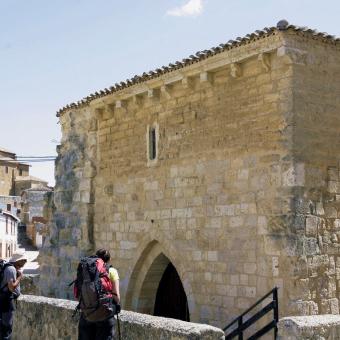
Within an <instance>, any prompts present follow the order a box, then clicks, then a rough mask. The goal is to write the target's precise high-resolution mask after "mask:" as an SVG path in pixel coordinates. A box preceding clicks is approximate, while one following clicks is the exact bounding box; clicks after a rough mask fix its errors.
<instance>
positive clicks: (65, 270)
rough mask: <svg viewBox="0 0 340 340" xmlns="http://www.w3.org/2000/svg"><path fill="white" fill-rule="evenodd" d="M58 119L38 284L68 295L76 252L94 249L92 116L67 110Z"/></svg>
mask: <svg viewBox="0 0 340 340" xmlns="http://www.w3.org/2000/svg"><path fill="white" fill-rule="evenodd" d="M61 124H62V129H63V137H62V144H61V146H59V147H58V149H57V152H58V157H57V159H56V168H55V173H56V184H55V188H54V195H53V196H52V198H53V202H50V208H49V209H47V210H48V211H47V212H48V214H50V215H51V216H52V218H51V220H50V222H49V225H48V228H49V235H48V236H47V237H46V239H45V244H44V247H43V248H42V249H41V251H40V257H39V262H40V263H41V266H40V268H41V280H40V285H41V286H40V289H41V292H42V294H43V295H47V296H58V297H67V298H68V297H70V296H71V295H72V289H70V288H69V287H68V283H70V282H71V281H73V279H74V275H75V273H76V267H77V264H78V262H79V258H80V257H81V256H83V255H84V254H89V253H91V252H92V251H93V209H94V207H93V206H94V195H93V192H92V191H93V190H94V188H93V184H92V178H93V177H94V175H95V173H96V120H95V119H93V117H92V116H91V112H90V111H87V112H82V115H78V114H76V113H72V114H70V115H68V116H67V117H66V116H65V117H64V118H63V119H62V120H61ZM85 131H86V132H85ZM51 210H52V212H51ZM56 277H58V280H56V279H55V278H56Z"/></svg>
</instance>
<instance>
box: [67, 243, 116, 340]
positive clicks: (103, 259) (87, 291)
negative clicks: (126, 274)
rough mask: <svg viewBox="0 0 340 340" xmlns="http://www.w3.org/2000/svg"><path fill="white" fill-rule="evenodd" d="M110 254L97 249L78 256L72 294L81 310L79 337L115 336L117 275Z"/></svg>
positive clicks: (86, 339)
mask: <svg viewBox="0 0 340 340" xmlns="http://www.w3.org/2000/svg"><path fill="white" fill-rule="evenodd" d="M110 258H111V256H110V253H109V252H108V251H107V250H105V249H99V250H98V251H97V252H96V255H95V256H89V257H84V258H82V259H81V261H80V263H79V265H78V268H77V278H76V280H75V281H74V295H75V297H76V298H77V299H78V301H79V304H78V307H77V308H78V309H80V311H81V315H80V320H79V325H78V339H79V340H99V339H100V340H113V339H115V323H116V321H115V318H114V315H116V314H117V316H118V313H119V312H120V305H119V303H120V295H119V276H118V272H117V270H116V269H115V268H113V267H112V266H110V265H109V264H108V263H109V261H110Z"/></svg>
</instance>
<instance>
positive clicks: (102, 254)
mask: <svg viewBox="0 0 340 340" xmlns="http://www.w3.org/2000/svg"><path fill="white" fill-rule="evenodd" d="M96 255H97V256H98V257H99V258H100V259H102V260H103V261H104V262H105V263H106V262H109V261H110V258H111V255H110V253H109V251H108V250H106V249H103V248H101V249H98V250H97V252H96Z"/></svg>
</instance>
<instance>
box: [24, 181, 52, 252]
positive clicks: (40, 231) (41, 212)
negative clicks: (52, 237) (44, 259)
mask: <svg viewBox="0 0 340 340" xmlns="http://www.w3.org/2000/svg"><path fill="white" fill-rule="evenodd" d="M49 192H52V189H51V188H50V187H47V186H40V187H32V188H30V189H26V190H24V191H23V192H22V195H21V207H22V210H21V214H20V217H21V220H22V223H23V224H25V225H26V235H27V237H28V238H29V239H30V240H31V241H32V244H33V245H34V246H36V247H38V248H40V247H41V246H42V243H43V239H44V236H45V235H46V232H47V225H46V223H47V220H46V218H45V208H46V205H47V200H48V198H47V196H46V194H47V193H49Z"/></svg>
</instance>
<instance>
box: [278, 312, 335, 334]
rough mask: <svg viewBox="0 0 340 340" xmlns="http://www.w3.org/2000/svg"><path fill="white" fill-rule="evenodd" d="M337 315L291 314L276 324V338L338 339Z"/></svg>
mask: <svg viewBox="0 0 340 340" xmlns="http://www.w3.org/2000/svg"><path fill="white" fill-rule="evenodd" d="M338 339H340V316H339V315H312V316H292V317H286V318H282V319H281V320H280V321H279V324H278V340H338Z"/></svg>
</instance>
